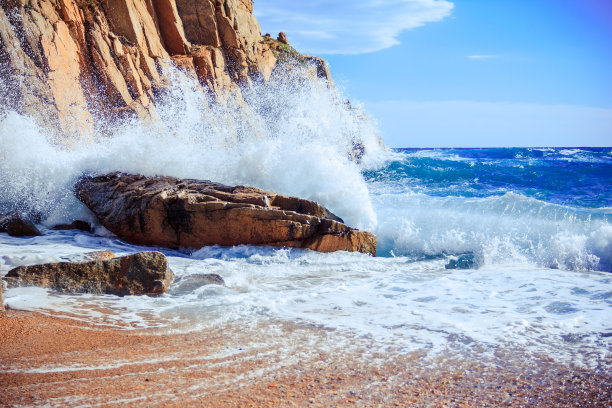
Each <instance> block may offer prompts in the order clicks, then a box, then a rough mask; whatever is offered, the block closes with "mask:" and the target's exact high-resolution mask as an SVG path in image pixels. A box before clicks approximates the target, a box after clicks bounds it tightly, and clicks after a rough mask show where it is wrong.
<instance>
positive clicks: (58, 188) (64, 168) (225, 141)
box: [0, 69, 382, 228]
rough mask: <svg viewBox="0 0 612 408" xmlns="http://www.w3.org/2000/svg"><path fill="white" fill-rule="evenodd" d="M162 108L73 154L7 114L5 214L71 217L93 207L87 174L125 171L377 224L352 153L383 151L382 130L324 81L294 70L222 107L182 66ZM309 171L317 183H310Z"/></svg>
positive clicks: (108, 126) (2, 178)
mask: <svg viewBox="0 0 612 408" xmlns="http://www.w3.org/2000/svg"><path fill="white" fill-rule="evenodd" d="M167 76H168V78H169V79H170V83H171V85H170V86H169V87H168V88H167V89H166V90H165V91H164V92H163V93H162V94H161V96H160V98H159V100H158V101H157V104H156V110H157V113H158V116H159V120H153V121H148V122H145V121H139V120H136V119H131V120H125V121H123V122H119V121H117V120H107V121H106V122H105V123H104V124H103V126H102V128H104V134H105V135H107V136H104V137H102V136H99V137H97V138H96V140H95V141H93V142H88V143H82V144H77V145H72V146H70V148H67V147H66V146H60V145H57V144H55V143H54V142H53V138H52V137H51V135H50V134H49V133H48V132H47V131H46V130H45V129H43V128H41V127H39V126H37V125H36V123H35V122H34V121H33V120H32V119H31V118H28V117H25V116H23V115H20V114H17V113H16V112H14V111H11V110H10V109H9V108H8V107H7V106H3V107H2V108H3V109H2V112H1V113H0V145H2V146H4V148H3V150H2V151H1V152H0V196H1V197H2V199H1V201H0V212H2V211H9V210H15V209H18V210H25V211H33V212H38V213H41V214H43V216H44V218H45V219H46V220H47V223H54V222H60V221H69V220H71V219H74V218H75V217H76V216H78V215H80V214H83V213H84V212H85V210H84V209H83V208H82V206H81V205H80V203H78V202H77V200H76V199H75V198H74V196H73V194H72V186H73V185H74V182H75V181H76V180H77V179H78V177H80V176H81V175H82V174H85V173H105V172H111V171H123V172H130V173H140V174H144V175H167V176H174V177H180V178H199V179H209V180H214V181H217V182H221V183H225V184H230V185H235V184H246V185H253V186H256V187H260V188H264V189H270V190H274V191H276V192H279V193H283V194H290V195H295V196H299V197H302V198H306V199H312V200H316V201H318V202H320V203H322V204H323V205H325V206H327V207H328V208H329V209H330V210H331V211H332V212H334V213H336V214H337V215H339V216H340V217H342V218H344V220H345V221H346V222H347V223H348V224H350V225H352V226H356V227H359V228H373V227H374V226H375V225H376V215H375V213H374V211H373V208H372V205H371V202H370V197H369V193H368V189H367V185H366V183H365V181H364V179H363V177H362V175H361V169H360V166H359V165H358V164H356V163H355V162H353V161H351V160H350V159H349V157H348V152H349V151H350V149H352V148H353V146H354V145H355V143H356V141H359V142H360V143H361V144H362V145H365V146H366V156H365V157H364V158H363V162H362V163H363V164H362V165H365V163H368V162H371V159H370V157H374V156H376V155H377V154H380V152H381V151H382V147H380V145H379V144H378V138H377V136H376V133H375V130H374V128H373V126H372V125H371V124H370V123H369V122H368V121H366V120H364V119H363V117H361V116H360V115H359V111H357V110H355V109H353V108H351V107H350V106H348V105H347V104H345V103H343V102H342V97H341V95H340V94H339V93H338V92H337V91H336V90H330V89H328V88H327V86H326V83H325V82H324V81H317V80H303V79H302V80H299V78H303V77H304V74H303V73H300V72H297V71H292V72H288V73H287V74H286V75H279V76H278V78H279V79H278V80H275V81H271V82H270V83H268V84H260V85H257V86H256V87H255V88H254V89H253V90H252V91H246V90H245V92H244V94H245V101H243V100H239V99H236V100H230V101H228V103H226V104H215V103H212V102H211V100H210V99H209V93H208V91H207V90H206V89H204V88H202V87H201V86H200V85H199V83H198V82H197V81H196V80H195V79H192V78H190V77H188V76H187V75H185V74H183V73H182V72H180V71H178V70H175V69H173V70H170V72H168V73H167ZM304 175H308V177H304Z"/></svg>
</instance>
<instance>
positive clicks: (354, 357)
mask: <svg viewBox="0 0 612 408" xmlns="http://www.w3.org/2000/svg"><path fill="white" fill-rule="evenodd" d="M0 342H1V343H2V348H1V349H0V388H1V389H2V390H3V391H2V393H1V394H0V405H2V406H40V405H50V406H85V405H86V406H113V405H119V404H121V405H122V406H134V407H140V406H143V407H144V406H207V407H245V406H250V407H267V406H274V407H294V406H295V407H301V406H318V407H335V406H337V407H343V406H363V407H377V406H380V407H388V406H390V407H393V406H414V407H487V406H488V407H500V406H503V407H610V406H611V405H612V375H610V373H609V372H605V371H603V370H592V369H591V370H590V369H584V368H582V369H581V368H577V367H571V366H570V365H567V364H559V363H556V362H554V361H553V360H552V359H549V358H545V357H542V358H539V357H534V356H529V358H526V357H525V356H521V355H520V351H508V350H506V351H503V350H497V351H495V352H494V353H492V354H491V355H487V357H477V356H472V357H471V356H469V355H465V353H463V355H461V354H457V355H454V356H453V355H448V356H441V355H438V356H434V357H432V356H426V354H425V353H407V354H404V353H402V352H401V350H388V351H386V352H380V351H374V350H375V349H376V347H372V344H370V343H369V341H368V340H367V339H352V340H351V341H350V343H351V345H350V346H347V344H341V343H338V342H337V340H336V339H335V334H334V333H333V332H330V331H327V330H325V329H321V328H316V327H301V326H299V325H288V324H281V323H279V324H278V325H274V324H271V325H270V326H269V327H255V326H253V327H246V328H245V327H232V326H231V325H228V326H226V327H219V328H218V329H215V330H213V331H211V330H208V331H206V332H203V331H197V330H195V331H189V332H183V333H181V332H180V331H179V330H177V329H172V330H168V329H164V330H161V329H159V330H158V329H155V330H144V331H143V330H119V329H116V328H105V327H101V326H92V325H89V324H86V323H83V322H78V321H75V320H72V319H65V318H59V317H53V316H47V315H43V314H39V313H32V312H23V311H16V310H8V311H7V313H6V314H4V315H1V316H0Z"/></svg>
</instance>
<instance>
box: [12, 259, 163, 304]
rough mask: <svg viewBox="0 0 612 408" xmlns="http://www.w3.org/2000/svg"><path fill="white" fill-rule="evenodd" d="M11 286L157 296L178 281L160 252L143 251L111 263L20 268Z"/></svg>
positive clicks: (109, 261)
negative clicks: (174, 280) (175, 280)
mask: <svg viewBox="0 0 612 408" xmlns="http://www.w3.org/2000/svg"><path fill="white" fill-rule="evenodd" d="M4 279H5V280H6V282H7V283H8V285H9V286H20V285H35V286H42V287H47V288H53V289H56V290H58V291H61V292H68V293H94V294H103V293H107V294H115V295H119V296H124V295H143V294H146V295H154V294H160V293H164V292H166V291H167V290H168V286H169V285H170V283H172V281H173V279H174V274H173V273H172V271H171V270H170V268H169V267H168V261H167V260H166V257H165V256H164V254H162V253H160V252H154V251H150V252H140V253H137V254H134V255H128V256H124V257H121V258H113V259H110V260H96V261H90V262H60V263H52V264H43V265H32V266H20V267H17V268H15V269H12V270H10V271H9V272H8V273H7V274H6V277H5V278H4Z"/></svg>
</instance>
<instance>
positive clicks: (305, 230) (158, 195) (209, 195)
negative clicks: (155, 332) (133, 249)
mask: <svg viewBox="0 0 612 408" xmlns="http://www.w3.org/2000/svg"><path fill="white" fill-rule="evenodd" d="M75 191H76V195H77V197H78V198H79V199H80V200H81V201H83V202H84V203H85V204H86V205H87V206H88V207H89V208H90V209H91V210H92V211H93V213H94V214H95V215H96V216H97V217H98V219H99V221H100V222H101V223H102V225H104V226H105V227H106V228H107V229H108V230H110V231H112V232H113V233H115V234H116V235H118V236H119V237H121V238H123V239H125V240H127V241H128V242H131V243H133V244H139V245H156V246H164V247H169V248H178V247H183V248H201V247H203V246H206V245H225V246H233V245H240V244H249V245H267V246H277V247H296V248H309V249H313V250H316V251H321V252H332V251H339V250H346V251H359V252H364V253H369V254H372V255H375V254H376V236H374V235H373V234H371V233H369V232H365V231H358V230H355V229H353V228H350V227H348V226H346V225H345V224H344V223H343V222H342V220H341V219H339V218H338V217H336V216H335V215H333V214H332V213H330V212H329V211H328V210H327V209H326V208H325V207H323V206H321V205H319V204H317V203H315V202H314V201H309V200H303V199H299V198H295V197H288V196H284V195H280V194H276V193H273V192H270V191H264V190H260V189H257V188H253V187H244V186H238V187H228V186H224V185H221V184H217V183H213V182H210V181H198V180H179V179H175V178H171V177H151V178H147V177H144V176H138V175H129V174H122V173H112V174H108V175H104V176H99V177H83V178H81V180H80V181H79V182H78V183H77V185H76V187H75Z"/></svg>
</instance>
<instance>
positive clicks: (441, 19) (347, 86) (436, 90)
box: [254, 0, 612, 147]
mask: <svg viewBox="0 0 612 408" xmlns="http://www.w3.org/2000/svg"><path fill="white" fill-rule="evenodd" d="M254 8H255V11H254V12H255V15H256V17H257V19H258V21H259V23H260V25H261V29H262V32H263V33H267V32H269V33H271V34H273V35H276V34H277V33H278V32H279V31H284V32H286V33H287V36H288V38H289V42H290V43H291V45H293V46H294V47H295V48H296V49H297V50H298V51H300V52H302V53H307V54H312V55H318V56H321V57H323V58H325V59H326V60H327V61H328V63H329V65H330V69H331V72H332V76H333V78H334V81H335V83H336V85H337V87H338V88H339V89H340V90H341V91H342V92H343V93H344V95H345V96H347V97H348V98H349V99H351V100H352V101H357V102H359V103H361V105H362V107H363V109H364V110H365V111H366V112H367V113H368V114H369V115H370V116H371V117H372V118H374V120H375V121H376V123H377V126H378V128H379V131H380V134H381V136H382V138H383V140H384V141H385V143H386V144H387V145H388V146H390V147H504V146H612V0H484V1H483V0H456V1H451V0H332V1H330V0H326V1H324V0H310V1H303V2H302V1H295V0H255V2H254Z"/></svg>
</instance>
